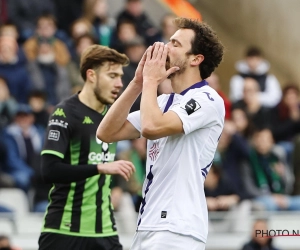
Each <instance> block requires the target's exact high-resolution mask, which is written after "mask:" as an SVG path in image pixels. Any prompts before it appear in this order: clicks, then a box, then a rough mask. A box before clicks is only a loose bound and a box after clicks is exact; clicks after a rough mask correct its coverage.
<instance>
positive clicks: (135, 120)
mask: <svg viewBox="0 0 300 250" xmlns="http://www.w3.org/2000/svg"><path fill="white" fill-rule="evenodd" d="M140 113H141V112H140V111H139V110H138V111H134V112H132V113H130V114H129V115H128V117H127V120H128V121H129V122H130V123H131V124H132V125H133V126H134V127H135V128H136V129H137V130H138V131H139V132H140V133H141V116H140Z"/></svg>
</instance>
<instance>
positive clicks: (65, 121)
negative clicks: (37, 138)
mask: <svg viewBox="0 0 300 250" xmlns="http://www.w3.org/2000/svg"><path fill="white" fill-rule="evenodd" d="M70 116H71V115H70V112H68V109H67V107H65V106H64V105H61V106H56V108H55V109H54V112H53V113H52V114H51V116H50V118H49V122H48V126H47V132H46V135H45V143H44V147H43V150H42V152H41V154H42V155H43V154H53V155H56V156H58V157H60V158H62V159H63V158H64V156H65V153H66V151H67V148H68V146H69V142H70V134H71V122H70V119H71V117H70Z"/></svg>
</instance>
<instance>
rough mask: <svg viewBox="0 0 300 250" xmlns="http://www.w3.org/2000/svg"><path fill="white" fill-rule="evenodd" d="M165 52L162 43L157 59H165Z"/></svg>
mask: <svg viewBox="0 0 300 250" xmlns="http://www.w3.org/2000/svg"><path fill="white" fill-rule="evenodd" d="M164 51H165V45H164V44H163V43H160V44H159V49H158V53H157V59H159V60H161V59H162V58H163V53H164ZM164 62H166V60H165V61H164Z"/></svg>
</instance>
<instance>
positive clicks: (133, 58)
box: [122, 36, 146, 112]
mask: <svg viewBox="0 0 300 250" xmlns="http://www.w3.org/2000/svg"><path fill="white" fill-rule="evenodd" d="M145 50H146V45H145V41H144V39H143V38H142V37H139V36H137V37H135V38H134V39H132V40H130V41H128V42H126V43H125V54H126V55H127V56H128V58H129V60H130V63H129V65H128V66H127V67H125V68H124V70H123V71H124V75H123V76H122V82H123V85H124V87H123V89H125V88H126V87H127V86H128V84H129V83H130V82H131V80H132V79H133V77H134V75H135V71H136V68H137V66H138V64H139V61H140V60H141V58H142V57H143V54H144V53H145ZM140 102H141V96H139V97H138V98H137V99H136V100H135V102H134V103H133V105H132V107H131V109H130V112H133V111H137V110H140Z"/></svg>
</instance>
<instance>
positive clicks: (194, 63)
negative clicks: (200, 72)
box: [191, 54, 204, 66]
mask: <svg viewBox="0 0 300 250" xmlns="http://www.w3.org/2000/svg"><path fill="white" fill-rule="evenodd" d="M203 60H204V55H201V54H199V55H193V58H192V61H191V66H198V65H199V64H200V63H202V62H203Z"/></svg>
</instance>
